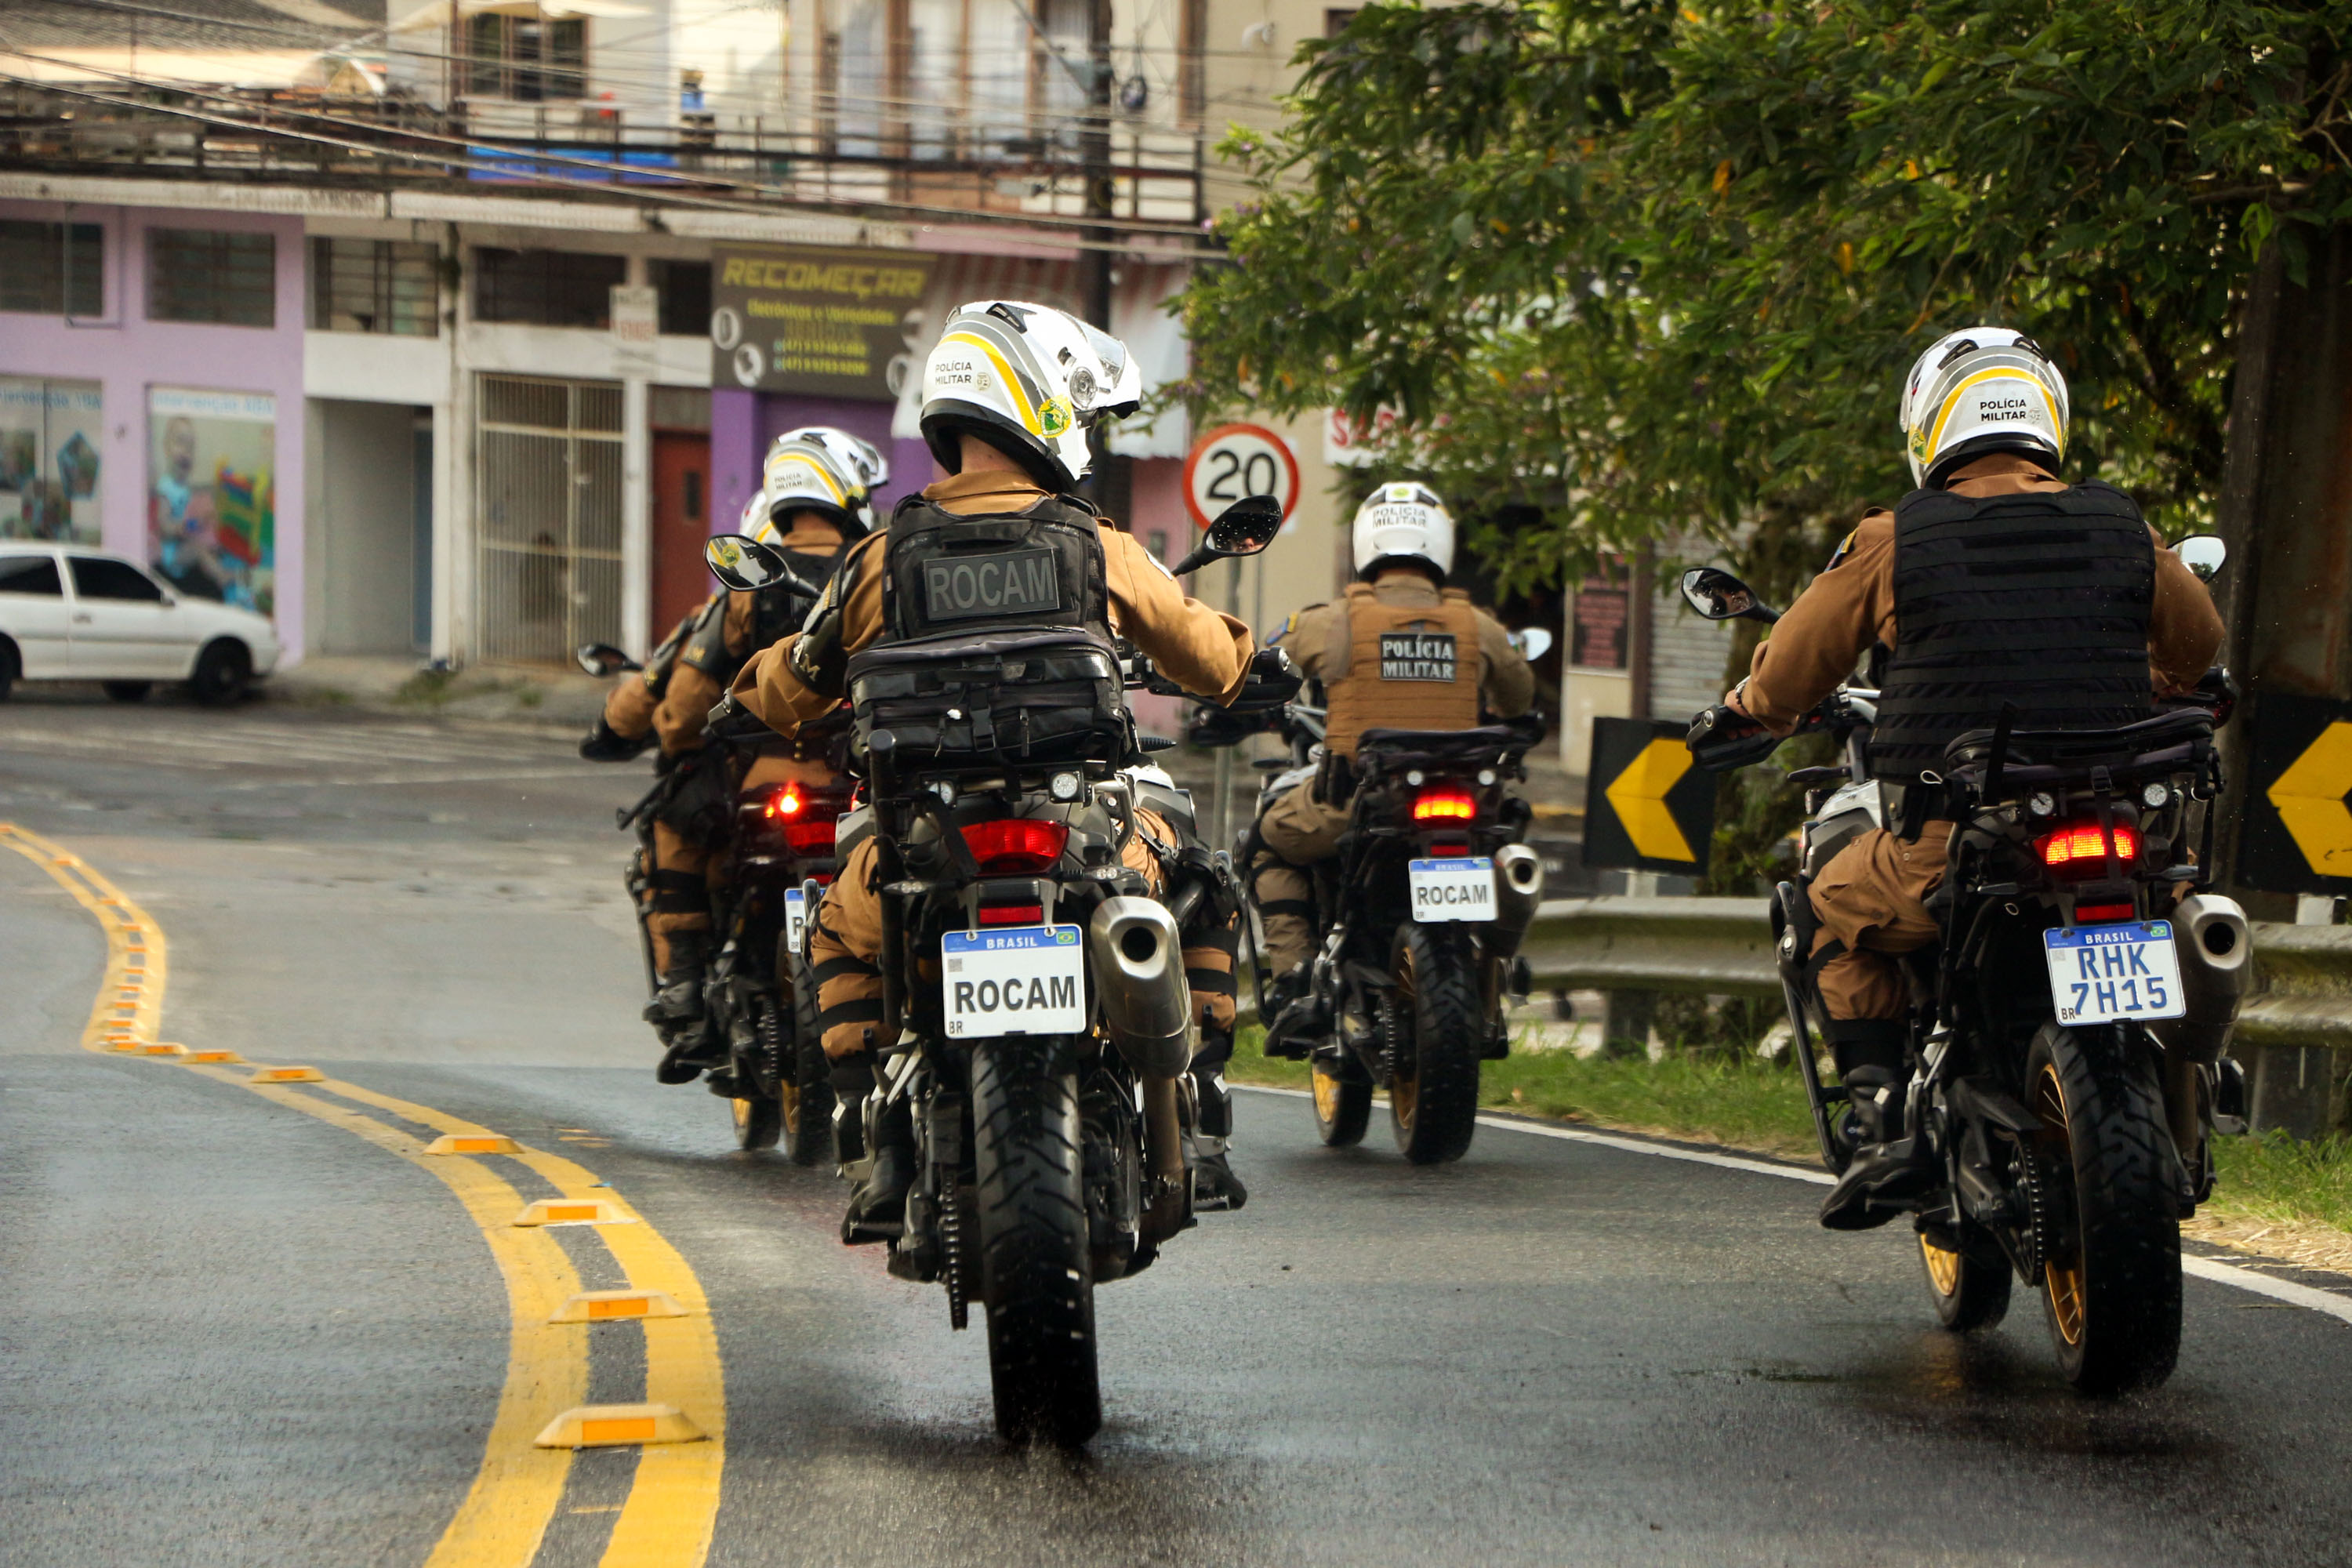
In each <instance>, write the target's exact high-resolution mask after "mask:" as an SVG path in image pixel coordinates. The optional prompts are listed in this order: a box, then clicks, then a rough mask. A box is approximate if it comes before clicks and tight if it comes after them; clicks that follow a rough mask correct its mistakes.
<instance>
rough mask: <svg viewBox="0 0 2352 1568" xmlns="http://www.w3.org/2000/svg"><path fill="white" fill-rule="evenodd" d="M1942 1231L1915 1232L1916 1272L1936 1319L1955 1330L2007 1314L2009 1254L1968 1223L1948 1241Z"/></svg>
mask: <svg viewBox="0 0 2352 1568" xmlns="http://www.w3.org/2000/svg"><path fill="white" fill-rule="evenodd" d="M1945 1239H1946V1238H1944V1237H1937V1236H1934V1235H1931V1234H1929V1233H1928V1232H1927V1231H1924V1230H1923V1231H1921V1232H1920V1233H1919V1266H1920V1272H1921V1273H1922V1274H1924V1275H1925V1276H1926V1277H1927V1300H1928V1301H1929V1302H1930V1303H1932V1304H1933V1305H1934V1307H1935V1309H1936V1321H1937V1322H1938V1323H1940V1324H1942V1325H1943V1326H1944V1327H1945V1328H1947V1329H1949V1330H1950V1331H1952V1332H1954V1333H1956V1334H1965V1333H1972V1332H1974V1331H1977V1330H1979V1329H1990V1328H1991V1327H1992V1326H1993V1325H1994V1324H1996V1323H1998V1322H2000V1321H2001V1319H2003V1318H2004V1317H2006V1316H2008V1315H2009V1282H2010V1279H2011V1274H2010V1268H2009V1259H2008V1258H2004V1257H2002V1256H2001V1255H2000V1249H1999V1248H1998V1247H1994V1246H1992V1244H1991V1242H1990V1239H1989V1238H1987V1237H1985V1236H1984V1234H1983V1233H1982V1232H1981V1231H1978V1230H1975V1228H1974V1227H1973V1226H1972V1227H1970V1230H1969V1232H1964V1233H1963V1234H1962V1235H1961V1236H1960V1237H1957V1238H1952V1239H1957V1240H1958V1242H1959V1245H1958V1246H1957V1247H1947V1246H1946V1245H1944V1242H1945Z"/></svg>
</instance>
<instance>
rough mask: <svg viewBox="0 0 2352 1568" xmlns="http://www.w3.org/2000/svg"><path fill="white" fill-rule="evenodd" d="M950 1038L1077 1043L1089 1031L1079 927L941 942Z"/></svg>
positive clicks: (978, 934)
mask: <svg viewBox="0 0 2352 1568" xmlns="http://www.w3.org/2000/svg"><path fill="white" fill-rule="evenodd" d="M940 969H941V970H942V972H943V973H941V974H940V995H941V998H942V999H943V1001H944V1002H945V1004H946V1006H945V1009H944V1010H945V1012H946V1014H947V1028H948V1037H949V1038H950V1039H977V1038H980V1037H983V1036H990V1035H1076V1034H1083V1033H1085V1032H1086V1027H1087V951H1086V946H1085V944H1084V943H1083V942H1080V941H1079V939H1078V928H1077V927H1076V926H1007V927H1005V928H1004V929H1003V930H1002V931H949V932H947V933H946V934H945V935H943V936H941V937H940Z"/></svg>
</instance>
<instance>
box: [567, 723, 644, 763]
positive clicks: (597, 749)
mask: <svg viewBox="0 0 2352 1568" xmlns="http://www.w3.org/2000/svg"><path fill="white" fill-rule="evenodd" d="M652 743H653V734H652V732H651V731H647V732H646V733H645V734H643V735H639V736H638V737H637V738H636V739H635V740H631V739H630V738H629V737H628V736H626V735H623V734H619V733H616V732H615V731H614V729H613V726H611V725H610V724H607V723H606V722H604V715H602V714H598V715H597V717H596V723H595V726H594V727H593V729H591V730H590V731H588V733H587V734H585V735H583V736H582V737H581V739H580V757H581V760H582V761H583V762H590V763H625V762H627V761H628V760H629V759H630V758H631V757H634V756H635V755H636V754H637V753H638V752H642V751H644V750H645V749H646V747H647V746H648V745H651V744H652Z"/></svg>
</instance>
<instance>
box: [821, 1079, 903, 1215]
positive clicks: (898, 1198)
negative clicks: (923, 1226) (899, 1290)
mask: <svg viewBox="0 0 2352 1568" xmlns="http://www.w3.org/2000/svg"><path fill="white" fill-rule="evenodd" d="M872 1061H873V1058H872V1057H871V1056H861V1057H858V1058H851V1059H849V1060H845V1061H843V1062H839V1063H836V1064H835V1073H836V1074H839V1073H841V1071H842V1070H843V1068H847V1067H851V1066H853V1065H854V1064H855V1063H866V1064H869V1067H868V1071H869V1074H870V1070H871V1068H870V1064H871V1062H872ZM873 1092H875V1093H877V1094H878V1093H880V1092H881V1091H880V1090H879V1089H876V1090H874V1091H873ZM871 1153H872V1158H873V1163H872V1165H871V1166H869V1167H868V1168H867V1170H866V1179H865V1180H864V1181H862V1182H860V1183H859V1184H857V1189H856V1191H855V1192H853V1193H851V1194H849V1212H848V1213H847V1214H845V1215H843V1216H842V1220H841V1239H842V1242H843V1244H844V1245H845V1246H849V1247H856V1246H859V1245H861V1244H863V1243H865V1242H869V1241H890V1240H894V1239H896V1238H897V1237H898V1235H899V1233H900V1232H901V1231H902V1230H903V1229H904V1228H905V1226H906V1220H907V1191H908V1188H910V1187H912V1186H913V1185H914V1184H915V1114H914V1111H913V1110H912V1109H911V1108H910V1107H909V1106H908V1102H907V1101H906V1100H903V1099H902V1100H898V1102H897V1103H896V1104H893V1105H885V1106H884V1107H882V1110H881V1114H880V1115H878V1116H877V1117H876V1118H875V1119H874V1128H873V1140H872V1150H871Z"/></svg>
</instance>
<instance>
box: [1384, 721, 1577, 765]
mask: <svg viewBox="0 0 2352 1568" xmlns="http://www.w3.org/2000/svg"><path fill="white" fill-rule="evenodd" d="M1539 739H1541V736H1540V734H1537V735H1532V736H1531V735H1530V734H1529V733H1528V730H1527V728H1526V727H1525V726H1523V725H1517V724H1481V725H1479V726H1477V727H1476V728H1475V729H1470V730H1367V731H1364V732H1363V733H1362V734H1360V735H1359V736H1357V737H1356V755H1357V756H1358V758H1359V759H1361V758H1362V757H1363V756H1364V754H1365V753H1366V752H1379V753H1381V756H1382V757H1383V758H1384V759H1387V758H1391V757H1404V756H1412V757H1427V758H1429V759H1431V760H1432V761H1435V762H1471V761H1475V760H1477V759H1479V758H1482V757H1491V756H1493V755H1494V754H1495V753H1496V752H1524V751H1526V750H1527V749H1528V747H1530V746H1532V745H1534V744H1535V742H1537V741H1538V740H1539Z"/></svg>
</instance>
